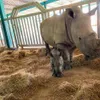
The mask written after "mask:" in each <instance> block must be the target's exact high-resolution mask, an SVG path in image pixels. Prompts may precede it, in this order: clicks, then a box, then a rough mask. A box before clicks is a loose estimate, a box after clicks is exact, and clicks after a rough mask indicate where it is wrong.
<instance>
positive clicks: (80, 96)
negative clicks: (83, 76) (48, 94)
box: [74, 80, 100, 100]
mask: <svg viewBox="0 0 100 100" xmlns="http://www.w3.org/2000/svg"><path fill="white" fill-rule="evenodd" d="M74 100H100V81H98V80H88V81H86V82H85V83H84V84H83V85H82V86H81V88H80V90H79V91H78V92H77V93H76V96H75V99H74Z"/></svg>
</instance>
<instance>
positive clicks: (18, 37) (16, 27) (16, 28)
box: [14, 19, 21, 45]
mask: <svg viewBox="0 0 100 100" xmlns="http://www.w3.org/2000/svg"><path fill="white" fill-rule="evenodd" d="M14 25H15V31H16V36H17V39H18V45H19V44H20V43H21V40H20V36H19V30H18V26H17V21H16V19H15V20H14Z"/></svg>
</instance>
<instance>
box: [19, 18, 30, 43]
mask: <svg viewBox="0 0 100 100" xmlns="http://www.w3.org/2000/svg"><path fill="white" fill-rule="evenodd" d="M21 19H22V18H21ZM24 22H25V21H24V19H22V26H23V27H22V28H23V33H24V39H25V44H28V41H27V37H26V34H25V33H26V28H25V23H24Z"/></svg>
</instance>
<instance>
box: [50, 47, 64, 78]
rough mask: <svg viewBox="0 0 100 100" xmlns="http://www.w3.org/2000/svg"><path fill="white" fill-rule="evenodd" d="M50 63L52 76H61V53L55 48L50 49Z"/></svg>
mask: <svg viewBox="0 0 100 100" xmlns="http://www.w3.org/2000/svg"><path fill="white" fill-rule="evenodd" d="M50 62H51V67H52V72H53V74H52V75H53V76H55V77H60V76H62V71H63V66H64V62H63V58H62V56H61V53H60V51H59V50H57V49H56V48H53V49H51V51H50Z"/></svg>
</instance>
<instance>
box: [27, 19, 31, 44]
mask: <svg viewBox="0 0 100 100" xmlns="http://www.w3.org/2000/svg"><path fill="white" fill-rule="evenodd" d="M28 19H29V18H28V17H27V26H28V36H29V40H30V44H32V39H31V36H30V33H31V31H30V26H29V21H28Z"/></svg>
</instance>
